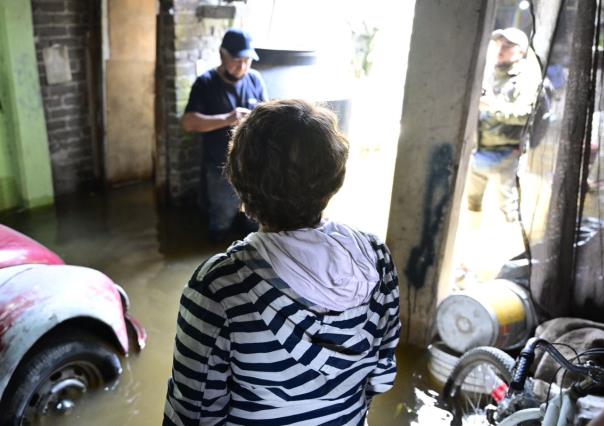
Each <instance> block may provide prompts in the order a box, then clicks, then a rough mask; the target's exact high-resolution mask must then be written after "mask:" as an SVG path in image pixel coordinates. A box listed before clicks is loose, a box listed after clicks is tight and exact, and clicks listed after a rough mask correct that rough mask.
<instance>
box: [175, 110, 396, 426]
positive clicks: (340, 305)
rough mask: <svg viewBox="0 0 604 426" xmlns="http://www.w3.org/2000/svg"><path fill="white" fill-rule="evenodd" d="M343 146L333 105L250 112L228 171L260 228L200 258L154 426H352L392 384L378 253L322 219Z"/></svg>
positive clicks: (373, 241) (385, 266)
mask: <svg viewBox="0 0 604 426" xmlns="http://www.w3.org/2000/svg"><path fill="white" fill-rule="evenodd" d="M347 157H348V142H347V140H346V138H345V137H344V135H343V134H342V133H341V132H340V131H339V130H338V127H337V121H336V118H335V116H334V115H333V113H331V112H330V111H329V110H327V109H324V108H320V107H316V106H313V105H311V104H309V103H307V102H304V101H299V100H287V101H273V102H267V103H265V104H262V105H260V106H258V107H257V108H256V109H255V110H254V111H252V113H251V114H250V115H249V117H248V118H247V119H246V120H245V121H244V122H243V123H242V124H240V126H239V127H238V128H237V130H236V132H235V134H234V135H233V137H232V140H231V144H230V148H229V154H228V159H227V165H226V173H227V176H228V178H229V180H230V181H231V183H232V185H233V187H234V188H235V190H236V191H237V193H238V195H239V197H240V198H241V201H242V204H243V207H244V210H245V212H246V214H247V215H248V216H249V217H250V218H252V219H254V220H256V221H257V222H258V223H259V224H260V229H259V231H258V232H254V233H251V234H249V235H248V236H247V237H246V238H245V239H244V240H243V241H238V242H235V243H234V244H233V245H231V247H229V249H228V250H227V251H226V252H225V253H220V254H217V255H215V256H213V257H212V258H210V259H208V260H207V261H206V262H204V263H203V264H202V265H201V266H200V267H199V268H198V269H197V270H196V271H195V273H194V274H193V277H192V278H191V280H190V281H189V284H188V285H187V286H186V287H185V289H184V291H183V295H182V298H181V302H180V311H179V315H178V322H177V334H176V342H175V350H174V363H173V369H172V378H171V379H170V381H169V383H168V395H167V401H166V407H165V413H164V425H188V424H195V425H206V424H207V425H210V424H212V425H214V424H226V425H263V426H264V425H294V424H295V425H319V424H329V425H362V424H363V423H364V422H365V421H366V417H367V411H368V409H369V404H370V402H371V399H372V398H373V396H374V395H376V394H379V393H383V392H386V391H387V390H388V389H390V388H391V387H392V385H393V382H394V378H395V375H396V360H395V356H394V352H395V349H396V346H397V343H398V339H399V337H398V336H399V330H400V321H399V291H398V281H397V277H396V270H395V268H394V265H393V263H392V260H391V257H390V253H389V251H388V249H387V248H386V246H385V245H384V244H383V243H382V242H380V241H379V240H378V239H377V238H376V237H375V236H373V235H370V234H366V233H362V232H359V231H356V230H354V229H352V228H350V227H348V226H346V225H343V224H339V223H336V222H332V221H329V220H325V219H323V218H322V212H323V210H324V209H325V206H326V205H327V202H328V201H329V199H330V198H331V197H332V196H333V195H334V194H335V193H336V192H337V191H338V190H339V189H340V187H341V186H342V182H343V180H344V175H345V171H346V160H347Z"/></svg>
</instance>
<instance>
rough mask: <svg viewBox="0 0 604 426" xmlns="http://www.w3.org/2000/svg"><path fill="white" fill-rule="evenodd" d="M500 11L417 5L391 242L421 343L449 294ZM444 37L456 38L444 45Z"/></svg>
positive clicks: (406, 334)
mask: <svg viewBox="0 0 604 426" xmlns="http://www.w3.org/2000/svg"><path fill="white" fill-rule="evenodd" d="M493 12H494V2H492V1H489V0H471V1H470V0H468V1H463V2H457V1H451V2H442V1H440V0H422V1H418V2H416V6H415V18H414V22H413V32H412V35H411V46H410V50H409V61H408V63H409V66H408V70H407V77H406V83H405V92H404V93H405V95H404V96H405V98H404V101H403V114H402V120H401V125H402V129H401V136H400V139H399V143H398V153H397V158H396V163H395V173H394V183H393V188H392V201H391V206H390V216H389V224H388V233H387V243H388V245H389V247H390V249H391V250H392V256H393V259H394V261H395V264H396V265H397V268H398V271H399V279H400V287H401V319H402V322H403V324H404V329H403V330H404V331H403V333H402V335H401V337H402V338H403V339H405V340H407V341H409V342H411V343H415V344H418V345H425V344H426V343H428V341H429V340H430V337H431V331H432V322H433V320H434V317H435V311H436V303H437V300H438V297H439V293H441V292H444V291H445V290H446V289H444V288H442V285H441V286H440V287H441V288H439V278H440V274H441V273H442V270H443V259H444V258H445V256H444V253H445V251H446V250H445V248H446V246H447V235H454V234H455V230H454V229H449V223H453V224H455V223H457V219H456V218H455V217H454V215H455V214H457V212H459V206H460V203H461V192H462V191H461V188H462V185H463V184H462V182H463V181H464V177H465V176H464V175H465V170H466V168H467V162H468V158H469V155H470V150H469V148H468V147H469V146H470V144H469V143H468V141H469V140H470V139H471V136H472V134H473V132H474V124H473V123H476V120H477V118H478V111H477V105H478V98H479V96H480V88H481V87H480V86H481V81H482V70H483V68H484V61H485V55H486V47H487V43H488V40H489V34H490V32H491V29H492V25H493V17H494V16H493V15H494V14H493ZM434 28H439V31H434ZM443 34H450V35H452V36H450V37H447V39H446V42H444V40H443V37H442V35H443ZM445 64H446V70H445V68H443V67H444V66H445ZM458 171H461V173H458ZM439 290H440V291H439Z"/></svg>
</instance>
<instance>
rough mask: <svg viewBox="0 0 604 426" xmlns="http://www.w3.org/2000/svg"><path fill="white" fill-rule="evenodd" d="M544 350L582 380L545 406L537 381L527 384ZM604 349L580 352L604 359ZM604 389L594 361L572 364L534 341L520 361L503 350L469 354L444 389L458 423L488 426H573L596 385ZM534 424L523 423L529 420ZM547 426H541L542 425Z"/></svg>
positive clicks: (551, 347) (543, 342)
mask: <svg viewBox="0 0 604 426" xmlns="http://www.w3.org/2000/svg"><path fill="white" fill-rule="evenodd" d="M537 347H542V348H543V349H544V350H545V351H546V352H547V353H549V354H550V355H551V356H552V358H553V359H554V360H555V361H556V362H557V363H558V364H559V365H560V366H561V367H560V368H564V369H565V370H566V371H568V372H572V373H575V374H576V375H577V376H578V377H580V379H577V380H573V382H572V384H571V385H570V386H568V387H566V388H563V389H561V391H560V393H559V394H558V395H556V396H554V397H553V398H551V399H549V391H548V396H547V397H546V401H545V402H543V403H540V402H539V401H538V400H537V398H536V397H535V395H534V394H533V383H532V381H531V379H529V380H527V377H528V372H529V369H530V367H531V364H532V362H533V360H534V358H535V349H536V348H537ZM603 354H604V348H598V349H592V350H588V351H586V352H584V353H583V354H577V357H576V359H579V361H580V357H581V356H585V357H587V356H590V355H603ZM602 385H604V368H602V367H600V366H598V365H595V364H593V363H592V362H589V361H588V362H587V363H580V364H576V363H573V362H571V361H569V360H567V359H566V358H565V357H564V356H563V355H562V354H561V353H560V352H559V351H558V350H557V349H556V348H555V347H554V344H552V343H549V342H548V341H546V340H544V339H539V338H532V339H529V341H528V342H527V343H526V345H525V346H524V348H523V349H522V351H521V352H520V355H519V356H518V359H517V360H516V361H514V359H513V358H512V357H510V356H509V355H508V354H506V353H505V352H503V351H502V350H500V349H497V348H493V347H479V348H475V349H472V350H470V351H469V352H467V353H466V354H465V355H463V356H462V357H461V358H460V359H459V361H458V363H457V364H456V366H455V367H454V368H453V370H452V372H451V374H450V376H449V378H448V380H447V382H446V384H445V387H444V390H443V396H444V400H445V403H446V404H447V405H448V406H449V408H450V409H451V411H452V412H453V416H454V417H453V422H452V423H451V424H452V425H462V424H472V425H478V424H484V425H498V426H512V425H518V424H543V425H546V426H550V425H557V426H566V425H573V424H574V423H573V420H574V419H575V416H576V408H577V400H578V399H579V398H580V397H582V396H585V395H587V394H588V393H589V391H590V390H591V389H592V388H593V387H595V386H602ZM531 421H532V422H533V423H523V422H531ZM539 422H541V423H539Z"/></svg>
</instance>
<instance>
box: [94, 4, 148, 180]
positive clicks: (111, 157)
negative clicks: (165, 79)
mask: <svg viewBox="0 0 604 426" xmlns="http://www.w3.org/2000/svg"><path fill="white" fill-rule="evenodd" d="M108 12H109V23H108V27H109V52H110V54H109V59H108V60H107V64H106V65H107V74H106V81H107V123H106V131H107V134H106V139H105V170H106V180H107V182H108V183H110V184H111V183H120V182H125V181H132V180H146V179H149V178H150V177H151V176H152V175H153V157H154V152H155V109H154V102H155V49H156V38H155V36H156V1H155V0H145V1H140V0H109V1H108Z"/></svg>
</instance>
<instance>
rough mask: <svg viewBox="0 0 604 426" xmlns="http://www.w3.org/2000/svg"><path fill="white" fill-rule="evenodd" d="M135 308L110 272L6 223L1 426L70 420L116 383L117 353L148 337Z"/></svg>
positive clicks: (0, 242)
mask: <svg viewBox="0 0 604 426" xmlns="http://www.w3.org/2000/svg"><path fill="white" fill-rule="evenodd" d="M128 304H129V302H128V296H127V295H126V292H125V291H124V290H123V289H122V288H121V287H120V286H118V285H117V284H116V283H114V282H113V281H112V280H111V279H110V278H109V277H107V276H106V275H104V274H103V273H101V272H99V271H96V270H94V269H90V268H84V267H81V266H72V265H66V264H65V262H63V260H62V259H61V258H60V257H59V256H57V255H56V254H55V253H53V252H52V251H50V250H49V249H47V248H46V247H44V246H42V245H41V244H39V243H37V242H36V241H34V240H32V239H30V238H28V237H26V236H25V235H23V234H20V233H19V232H17V231H15V230H13V229H11V228H8V227H6V226H4V225H1V224H0V426H4V425H22V424H37V423H39V422H40V421H41V420H42V419H43V418H44V416H60V415H63V414H67V413H69V412H71V411H72V410H73V408H74V407H75V405H76V403H77V401H78V399H79V398H80V397H81V396H82V394H83V393H84V392H86V391H87V390H89V389H94V388H99V387H102V386H104V385H105V384H107V383H110V382H112V381H115V379H116V378H117V377H118V376H119V375H120V374H121V372H122V367H121V361H120V357H119V356H118V354H122V355H125V354H128V352H129V351H131V349H132V348H131V347H130V346H131V345H132V344H134V345H135V346H137V348H135V349H137V350H140V349H142V348H143V347H144V346H145V343H146V339H147V335H146V332H145V330H144V328H143V327H142V326H141V325H140V324H139V323H138V322H137V321H136V320H135V319H134V318H132V317H131V316H130V315H129V314H128Z"/></svg>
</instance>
